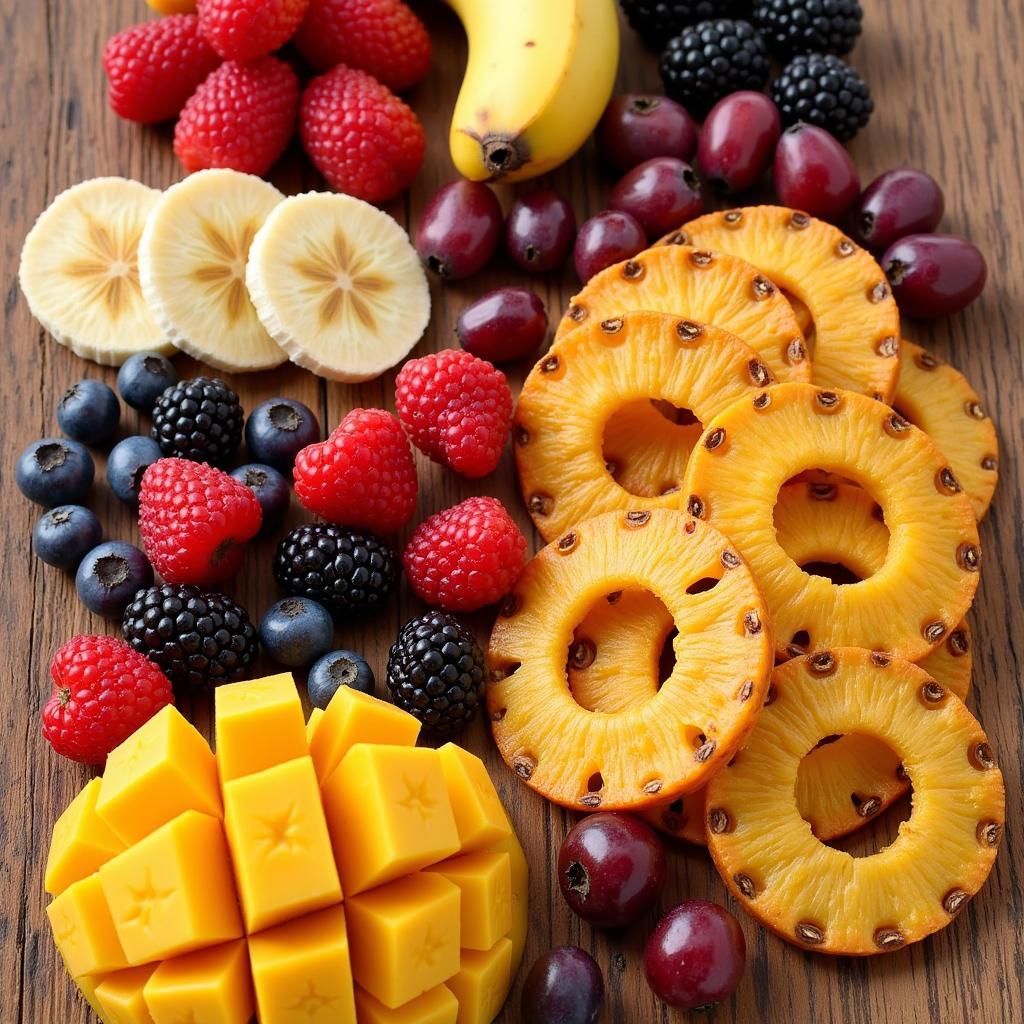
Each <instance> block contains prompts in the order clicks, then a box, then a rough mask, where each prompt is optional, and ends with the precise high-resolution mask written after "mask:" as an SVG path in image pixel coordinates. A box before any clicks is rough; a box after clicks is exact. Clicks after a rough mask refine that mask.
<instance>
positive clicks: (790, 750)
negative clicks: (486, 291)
mask: <svg viewBox="0 0 1024 1024" xmlns="http://www.w3.org/2000/svg"><path fill="white" fill-rule="evenodd" d="M570 409H571V410H572V412H571V413H567V410H570ZM513 437H514V441H515V452H516V460H517V464H518V468H519V476H520V483H521V487H522V492H523V497H524V500H525V501H526V504H527V507H528V509H529V512H530V515H531V516H532V517H533V520H534V523H535V524H536V526H537V529H538V530H539V531H540V533H541V534H542V535H543V536H544V538H545V539H546V540H548V541H549V542H550V543H549V544H548V546H547V547H546V548H545V549H544V550H543V551H541V552H540V554H539V555H537V557H536V558H535V559H534V560H533V561H532V562H531V563H530V564H529V565H528V566H527V567H526V570H525V571H524V572H523V574H522V576H521V577H520V579H519V581H518V583H517V584H516V585H515V586H514V587H513V588H512V591H511V593H510V594H509V596H508V597H507V598H506V600H505V602H504V604H503V605H502V607H501V610H500V612H499V617H498V621H497V623H496V625H495V628H494V632H493V634H492V637H491V643H490V648H489V651H488V669H489V672H490V679H491V683H490V687H489V690H488V708H489V711H490V717H491V721H492V726H493V731H494V736H495V740H496V742H497V744H498V747H499V749H500V750H501V752H502V755H503V756H504V758H505V760H506V761H507V762H508V764H509V765H510V767H511V768H512V769H513V770H514V771H515V772H516V773H517V774H518V775H519V776H520V777H521V778H522V779H524V780H525V781H526V782H527V783H528V784H529V785H530V786H531V787H533V788H534V789H536V790H537V791H539V792H540V793H542V794H543V795H545V796H546V797H548V798H549V799H551V800H554V801H555V802H557V803H560V804H563V805H564V806H567V807H571V808H576V809H587V810H593V809H595V808H600V809H601V810H603V811H622V810H625V811H631V812H635V813H640V814H642V815H643V816H644V817H645V818H646V819H647V820H648V821H649V822H650V823H651V824H653V825H655V826H656V827H657V828H660V829H662V830H663V831H665V832H668V833H671V834H675V835H679V836H682V837H684V838H687V839H690V840H691V841H694V842H701V843H703V842H706V843H707V845H708V846H709V848H710V851H711V854H712V857H713V858H714V861H715V863H716V865H717V866H718V868H719V869H720V871H721V872H722V875H723V878H724V879H725V881H726V883H727V884H728V885H729V887H730V888H731V889H732V890H733V892H734V894H735V895H736V897H737V898H738V899H739V900H740V901H741V903H743V905H744V906H745V907H746V908H747V909H748V910H749V911H750V913H752V914H753V915H754V916H755V917H756V918H758V919H759V920H760V921H762V922H763V923H764V924H765V925H767V926H768V927H770V928H772V929H773V930H775V931H777V932H778V933H779V934H780V935H781V936H782V937H783V938H785V939H787V940H789V941H791V942H794V943H797V944H798V945H802V946H804V947H806V948H809V949H815V950H818V951H821V952H830V953H848V954H868V953H875V952H884V951H886V950H890V949H894V948H897V947H899V946H902V945H904V944H906V943H909V942H914V941H916V940H918V939H920V938H923V937H924V936H926V935H928V934H930V933H931V932H933V931H935V930H937V929H939V928H941V927H943V926H944V925H945V924H947V923H948V922H949V921H950V920H951V919H952V918H953V917H954V916H955V914H956V913H957V912H958V911H959V909H960V908H961V907H962V906H963V905H964V903H965V902H966V901H967V900H968V899H969V898H970V897H971V896H972V895H973V894H974V893H975V892H977V890H978V889H979V888H980V886H981V885H982V884H983V882H984V880H985V878H986V877H987V875H988V873H989V871H990V870H991V867H992V863H993V861H994V858H995V849H996V846H997V845H998V842H999V838H1000V834H1001V830H1002V822H1003V816H1004V809H1003V783H1002V776H1001V774H1000V772H999V769H998V768H997V767H996V764H995V759H994V756H993V753H992V750H991V748H990V747H989V744H988V741H987V739H986V737H985V734H984V732H983V731H982V729H981V726H980V725H979V724H978V723H977V722H976V721H975V719H974V718H973V717H972V715H971V714H970V712H969V711H968V710H967V709H966V707H965V706H964V704H963V698H964V697H965V696H966V694H967V690H968V687H969V685H970V674H971V672H970V669H971V653H970V632H969V629H968V627H967V625H966V623H965V621H964V616H965V615H966V613H967V611H968V610H969V608H970V606H971V603H972V601H973V599H974V595H975V591H976V590H977V587H978V583H979V579H980V568H981V551H980V547H979V543H978V520H979V519H980V518H981V517H983V516H984V514H985V512H986V510H987V508H988V505H989V502H990V501H991V498H992V493H993V489H994V486H995V482H996V477H997V441H996V436H995V431H994V428H993V426H992V423H991V421H990V420H989V419H988V418H987V417H986V416H985V414H984V412H983V410H982V407H981V405H980V403H979V401H978V398H977V395H976V394H975V393H974V391H973V390H972V389H971V387H970V385H969V384H968V383H967V381H966V380H964V378H963V377H962V375H960V374H959V373H958V372H957V371H955V370H953V369H952V368H951V367H948V366H945V365H943V364H940V363H939V361H938V360H937V359H935V358H934V357H933V356H931V355H930V354H929V353H927V352H926V351H924V350H923V349H921V348H920V347H919V346H917V345H913V344H912V343H910V342H904V341H903V340H902V339H901V335H900V318H899V312H898V310H897V307H896V303H895V301H894V300H893V296H892V290H891V287H890V284H889V283H888V282H887V280H886V275H885V273H884V272H883V271H882V268H881V267H880V266H879V265H878V263H877V262H876V261H875V259H874V258H873V257H872V256H871V255H870V254H869V253H868V252H866V251H865V250H863V249H861V248H859V247H858V246H857V245H856V244H855V243H854V242H852V241H851V240H850V239H849V238H848V237H846V236H845V235H844V234H843V233H842V232H841V231H840V230H839V229H837V228H835V227H833V226H832V225H829V224H826V223H824V222H823V221H819V220H817V219H815V218H813V217H810V216H808V215H807V214H805V213H801V212H797V211H794V210H790V209H787V208H783V207H771V206H762V207H747V208H740V209H733V210H728V211H725V212H721V213H714V214H708V215H706V216H703V217H700V218H698V219H697V220H693V221H690V222H689V223H686V224H684V225H683V226H682V227H681V228H679V229H678V230H676V231H673V232H672V233H670V234H669V235H667V236H665V238H663V239H662V240H661V242H659V243H657V244H656V245H655V246H654V247H652V248H650V249H648V250H646V251H644V252H641V253H639V254H638V255H636V256H634V257H632V258H630V259H628V260H625V261H623V262H621V263H618V264H616V265H614V266H612V267H609V268H608V269H606V270H604V271H603V272H601V273H598V274H597V275H595V276H594V277H592V278H591V279H590V281H589V282H588V283H587V284H586V286H585V287H584V288H583V290H582V291H581V292H580V293H579V294H578V295H577V296H576V297H575V298H574V299H573V300H572V302H571V304H570V306H569V308H568V310H567V311H566V314H565V317H564V318H563V320H562V322H561V324H560V326H559V329H558V333H557V336H556V340H555V343H554V345H553V346H552V348H551V349H550V350H549V351H548V352H547V353H546V354H545V355H544V356H543V357H542V358H541V359H540V361H539V362H538V363H537V364H536V366H535V367H534V368H533V370H532V372H531V373H530V375H529V377H528V379H527V381H526V384H525V386H524V388H523V392H522V397H521V400H520V403H519V407H518V409H517V412H516V416H515V421H514V426H513ZM666 655H674V665H672V664H670V665H669V666H666V665H665V661H666ZM669 660H670V661H671V659H669ZM773 666H774V667H773ZM911 785H913V788H914V799H913V810H912V817H911V822H910V824H909V825H908V826H906V827H904V828H901V830H900V834H899V836H898V838H897V839H896V840H895V841H894V842H893V843H892V845H890V846H889V847H887V848H886V849H885V850H883V851H881V852H880V853H878V854H877V855H876V856H874V857H869V858H865V859H854V858H853V857H851V856H850V855H848V854H847V853H845V852H842V851H840V850H836V849H832V848H829V847H828V846H826V845H825V841H826V840H831V839H834V838H836V837H838V836H841V835H844V834H847V833H849V832H851V831H853V830H855V829H857V828H859V827H860V826H862V825H863V824H864V823H865V822H866V821H868V820H870V819H872V818H874V817H875V816H877V815H878V814H879V812H880V811H882V810H883V809H884V808H885V807H887V806H889V805H890V804H891V803H893V801H894V800H896V799H897V798H898V797H899V796H901V795H902V794H904V793H905V792H906V791H907V790H908V789H909V788H910V787H911Z"/></svg>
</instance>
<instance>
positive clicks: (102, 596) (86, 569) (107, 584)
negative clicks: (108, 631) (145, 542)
mask: <svg viewBox="0 0 1024 1024" xmlns="http://www.w3.org/2000/svg"><path fill="white" fill-rule="evenodd" d="M152 582H153V569H152V567H151V566H150V564H149V561H148V560H147V558H146V556H145V555H144V554H143V553H142V552H141V551H140V550H139V549H138V548H137V547H135V545H134V544H126V543H125V542H124V541H120V540H108V541H106V542H105V543H104V544H100V545H99V546H97V547H94V548H93V549H92V551H90V552H89V553H88V554H87V555H86V556H85V558H84V559H82V563H81V565H79V567H78V574H77V575H76V576H75V587H76V588H77V589H78V597H79V600H81V602H82V604H84V605H85V607H86V608H88V609H89V611H91V612H95V613H96V614H97V615H102V616H103V617H104V618H107V619H119V618H121V616H122V615H123V614H124V610H125V608H127V607H128V605H129V604H130V603H131V600H132V598H133V597H134V596H135V594H136V592H137V591H139V590H142V589H143V588H145V587H148V586H149V585H150V584H151V583H152Z"/></svg>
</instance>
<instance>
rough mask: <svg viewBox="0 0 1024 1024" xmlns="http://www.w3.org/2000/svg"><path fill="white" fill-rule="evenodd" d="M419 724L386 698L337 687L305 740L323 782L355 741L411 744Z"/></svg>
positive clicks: (417, 732) (418, 731)
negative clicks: (309, 735)
mask: <svg viewBox="0 0 1024 1024" xmlns="http://www.w3.org/2000/svg"><path fill="white" fill-rule="evenodd" d="M419 734H420V723H419V722H418V721H417V720H416V719H415V718H413V716H412V715H410V714H409V713H408V712H405V711H402V710H401V709H400V708H396V707H395V706H394V705H393V704H389V703H388V702H387V701H383V700H378V699H377V698H376V697H371V696H369V695H368V694H365V693H360V692H359V691H358V690H353V689H352V687H351V686H339V687H338V690H337V692H336V693H335V694H334V696H333V697H332V698H331V700H330V703H329V704H328V705H327V710H326V711H325V712H324V714H323V718H321V719H320V721H319V724H318V725H317V727H316V730H315V732H314V734H313V737H312V739H311V740H310V741H309V752H310V754H312V755H313V764H315V765H316V775H317V778H318V779H319V780H320V784H321V785H323V784H324V783H325V782H326V781H327V779H328V778H329V777H330V776H331V774H332V773H333V772H334V771H335V769H336V768H337V767H338V765H340V764H341V762H342V761H343V760H344V758H345V755H346V754H347V753H348V752H349V750H350V749H351V748H352V747H353V746H355V744H357V743H389V744H394V745H395V746H401V747H413V746H415V745H416V739H417V738H418V736H419Z"/></svg>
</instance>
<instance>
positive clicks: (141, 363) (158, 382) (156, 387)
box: [117, 352, 178, 412]
mask: <svg viewBox="0 0 1024 1024" xmlns="http://www.w3.org/2000/svg"><path fill="white" fill-rule="evenodd" d="M177 383H178V371H177V370H175V368H174V364H173V363H172V362H171V361H170V360H169V359H168V358H167V357H166V356H162V355H160V353H159V352H139V353H137V354H136V355H134V356H129V357H128V359H126V360H125V363H124V365H123V366H122V367H121V369H120V370H118V371H117V390H118V391H120V392H121V397H122V398H123V399H124V400H125V401H126V402H127V403H128V404H129V405H130V406H131V407H132V408H133V409H138V410H139V412H152V411H153V406H154V405H156V400H157V399H158V398H159V397H160V396H161V395H162V394H163V393H164V391H166V390H167V388H169V387H170V386H171V385H172V384H177Z"/></svg>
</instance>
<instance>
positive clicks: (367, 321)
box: [246, 192, 430, 381]
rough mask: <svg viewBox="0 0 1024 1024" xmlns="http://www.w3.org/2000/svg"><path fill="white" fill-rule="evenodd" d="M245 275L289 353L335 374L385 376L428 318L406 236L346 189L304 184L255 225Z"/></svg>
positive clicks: (426, 292)
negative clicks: (311, 189) (335, 190)
mask: <svg viewBox="0 0 1024 1024" xmlns="http://www.w3.org/2000/svg"><path fill="white" fill-rule="evenodd" d="M246 283H247V284H248V286H249V295H250V296H251V297H252V301H253V304H254V305H255V307H256V312H257V313H258V314H259V318H260V320H262V321H263V326H264V327H266V329H267V331H269V332H270V335H271V337H272V338H273V339H274V340H275V341H276V342H277V343H278V344H279V345H280V346H281V347H282V348H283V349H284V350H285V351H286V352H287V353H288V354H289V355H290V356H291V358H292V361H293V362H295V363H298V364H299V366H304V367H306V369H307V370H312V371H313V372H314V373H318V374H320V376H322V377H329V378H331V379H332V380H342V381H362V380H371V379H373V378H374V377H378V376H380V374H382V373H383V372H384V371H385V370H387V369H389V368H390V367H392V366H394V365H395V364H396V363H398V362H399V361H401V360H402V359H403V358H404V357H405V356H406V355H408V353H409V350H410V349H411V348H412V347H413V345H415V344H416V342H417V341H419V339H420V337H421V336H422V334H423V332H424V331H425V330H426V327H427V322H428V321H429V320H430V289H429V288H428V286H427V279H426V275H425V274H424V273H423V267H422V266H421V265H420V261H419V257H418V256H417V255H416V251H415V249H413V247H412V245H411V244H410V242H409V237H408V235H406V233H405V232H404V231H403V230H402V228H401V227H400V226H399V225H398V224H397V223H396V222H395V221H394V220H392V218H391V217H389V216H388V215H387V214H386V213H384V212H382V211H381V210H378V209H377V208H376V207H375V206H371V205H370V204H369V203H364V202H363V201H362V200H361V199H355V198H353V197H352V196H347V195H342V194H340V193H329V192H307V193H306V194H305V195H300V196H292V197H291V198H289V199H285V200H284V202H282V203H280V204H279V205H278V206H276V207H275V208H274V209H273V211H272V212H271V213H270V216H269V217H267V219H266V222H265V223H264V225H263V227H261V228H260V229H259V231H257V232H256V237H255V239H254V240H253V243H252V247H251V249H250V250H249V265H248V268H247V270H246Z"/></svg>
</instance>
